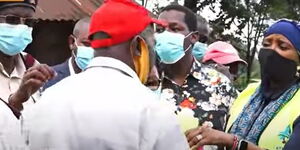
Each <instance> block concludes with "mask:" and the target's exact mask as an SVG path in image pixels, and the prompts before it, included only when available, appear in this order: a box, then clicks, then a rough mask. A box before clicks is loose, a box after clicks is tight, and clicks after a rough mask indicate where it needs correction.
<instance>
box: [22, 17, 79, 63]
mask: <svg viewBox="0 0 300 150" xmlns="http://www.w3.org/2000/svg"><path fill="white" fill-rule="evenodd" d="M74 24H75V21H65V20H61V21H50V20H41V21H40V22H39V23H38V24H37V25H36V26H35V27H34V29H33V42H32V43H31V44H30V45H29V46H28V47H27V48H26V50H25V51H26V52H28V53H29V54H31V55H32V56H33V57H34V58H36V59H37V60H38V61H39V62H40V63H45V64H48V65H50V66H52V65H56V64H59V63H62V62H64V61H65V60H67V59H68V58H69V57H70V56H71V53H70V52H71V51H70V49H69V46H68V36H69V35H70V34H71V33H72V31H73V27H74Z"/></svg>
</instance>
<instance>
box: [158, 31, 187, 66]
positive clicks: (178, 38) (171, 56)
mask: <svg viewBox="0 0 300 150" xmlns="http://www.w3.org/2000/svg"><path fill="white" fill-rule="evenodd" d="M154 37H155V40H156V44H155V48H154V49H155V51H156V53H157V55H158V57H159V58H160V61H161V62H162V63H164V64H174V63H176V62H178V61H179V60H180V59H181V58H182V57H183V56H184V55H185V52H186V51H187V50H188V49H189V48H190V47H191V45H190V46H189V47H188V48H187V49H186V50H184V39H185V36H184V35H183V34H180V33H172V32H168V31H164V32H162V33H156V34H155V35H154Z"/></svg>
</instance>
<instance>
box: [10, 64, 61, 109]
mask: <svg viewBox="0 0 300 150" xmlns="http://www.w3.org/2000/svg"><path fill="white" fill-rule="evenodd" d="M55 74H56V73H55V71H54V70H53V69H52V68H50V67H49V66H48V65H45V64H39V65H36V66H33V67H31V68H29V69H28V70H27V71H26V72H25V74H24V76H23V78H22V82H21V85H20V87H19V89H18V90H17V91H16V93H14V94H13V95H12V96H11V97H10V99H9V104H10V105H11V106H12V107H14V108H16V109H18V110H19V111H21V110H22V109H23V106H22V103H24V102H26V101H27V100H28V99H29V97H30V96H31V95H32V94H34V93H35V92H37V91H38V90H39V89H40V88H41V87H42V86H43V85H44V84H45V83H46V82H47V81H48V80H50V79H52V78H53V77H54V76H55Z"/></svg>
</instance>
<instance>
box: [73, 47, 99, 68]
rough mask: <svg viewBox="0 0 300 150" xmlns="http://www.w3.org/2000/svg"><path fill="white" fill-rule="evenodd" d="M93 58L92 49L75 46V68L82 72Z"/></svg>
mask: <svg viewBox="0 0 300 150" xmlns="http://www.w3.org/2000/svg"><path fill="white" fill-rule="evenodd" d="M93 58H94V49H93V48H91V47H86V46H77V54H76V56H75V62H76V64H77V66H78V67H79V68H80V69H81V70H84V69H86V67H87V66H88V65H89V63H90V61H91V60H92V59H93Z"/></svg>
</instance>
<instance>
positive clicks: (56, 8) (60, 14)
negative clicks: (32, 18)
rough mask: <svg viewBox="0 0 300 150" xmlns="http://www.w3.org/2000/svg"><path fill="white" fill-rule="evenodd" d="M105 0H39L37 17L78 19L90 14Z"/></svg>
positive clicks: (45, 18) (44, 18)
mask: <svg viewBox="0 0 300 150" xmlns="http://www.w3.org/2000/svg"><path fill="white" fill-rule="evenodd" d="M102 1H103V0H39V3H38V7H37V9H36V17H37V18H39V19H43V20H47V19H48V20H78V19H80V18H83V17H86V16H90V15H91V14H92V13H93V12H94V11H95V10H96V9H97V8H98V7H99V6H100V5H101V4H102Z"/></svg>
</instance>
